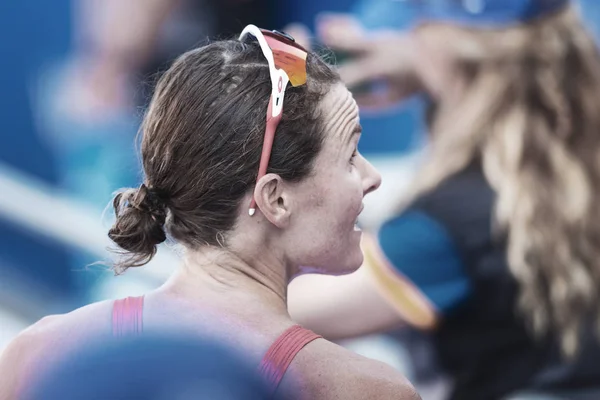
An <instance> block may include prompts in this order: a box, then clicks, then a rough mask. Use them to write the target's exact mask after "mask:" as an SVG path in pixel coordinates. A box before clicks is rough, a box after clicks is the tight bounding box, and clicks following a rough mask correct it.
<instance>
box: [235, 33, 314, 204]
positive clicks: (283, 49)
mask: <svg viewBox="0 0 600 400" xmlns="http://www.w3.org/2000/svg"><path fill="white" fill-rule="evenodd" d="M248 36H253V37H254V38H255V39H256V40H257V41H258V44H259V45H260V48H261V50H262V52H263V55H264V56H265V58H266V59H267V62H268V64H269V72H270V74H271V96H270V98H269V106H268V108H267V126H266V129H265V137H264V142H263V148H262V154H261V157H260V166H259V168H258V175H257V177H256V181H257V182H258V180H259V179H260V178H262V177H263V176H265V174H266V173H267V167H268V166H269V159H270V158H271V149H272V148H273V139H274V138H275V131H276V130H277V126H278V125H279V122H280V121H281V115H282V112H283V98H284V95H285V89H286V87H287V84H288V82H289V83H291V84H292V86H294V87H296V86H301V85H304V84H305V83H306V57H307V55H308V52H307V51H306V50H305V49H304V48H303V47H302V46H300V45H299V44H297V43H296V42H295V41H294V38H293V37H291V36H290V35H288V34H286V33H284V32H279V31H268V30H266V29H260V28H258V27H256V26H254V25H248V26H246V27H245V28H244V30H243V31H242V33H241V35H240V38H239V40H241V41H243V40H245V39H246V38H247V37H248ZM255 212H256V200H255V199H254V196H252V202H251V203H250V208H249V210H248V214H249V215H250V216H252V215H254V213H255Z"/></svg>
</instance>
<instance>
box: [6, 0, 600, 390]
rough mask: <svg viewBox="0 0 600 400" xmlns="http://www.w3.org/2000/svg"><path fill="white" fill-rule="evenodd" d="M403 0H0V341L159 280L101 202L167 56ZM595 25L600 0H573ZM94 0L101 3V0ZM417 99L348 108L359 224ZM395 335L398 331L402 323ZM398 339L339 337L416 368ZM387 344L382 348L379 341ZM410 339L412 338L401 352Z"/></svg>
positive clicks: (404, 166) (125, 160) (162, 258)
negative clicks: (368, 173)
mask: <svg viewBox="0 0 600 400" xmlns="http://www.w3.org/2000/svg"><path fill="white" fill-rule="evenodd" d="M403 3H405V1H402V0H395V1H394V0H318V1H317V0H285V1H275V0H214V1H211V0H53V1H51V2H50V1H44V0H19V1H17V0H5V1H2V2H0V55H1V56H2V62H0V83H1V85H0V87H1V88H2V90H1V91H0V113H2V115H1V118H0V121H2V128H1V130H0V352H1V351H2V349H3V348H4V347H5V346H6V344H7V343H8V342H9V341H10V340H11V339H12V338H14V337H15V336H16V335H17V334H18V332H20V331H21V330H22V329H24V328H25V327H26V326H28V325H30V324H31V323H33V322H35V321H37V320H38V319H39V318H41V317H42V316H45V315H48V314H53V313H63V312H68V311H71V310H73V309H74V308H77V307H79V306H82V305H84V304H86V303H89V302H92V301H97V300H103V299H110V298H120V297H124V296H128V295H137V294H141V293H143V292H145V291H147V290H149V289H152V288H155V287H156V286H158V285H160V284H161V283H162V281H163V280H164V279H165V278H166V276H167V275H168V274H169V273H170V272H171V269H172V268H173V267H174V266H175V265H176V257H177V255H176V254H175V252H174V251H173V250H172V249H169V248H166V247H165V248H163V249H162V250H161V252H159V256H158V257H156V258H155V259H154V260H153V262H152V263H151V264H150V265H148V266H146V267H144V268H140V269H136V270H131V271H128V272H127V273H126V274H125V275H123V276H119V277H115V276H114V274H113V273H112V272H111V271H110V270H109V269H108V267H106V266H104V265H99V264H93V263H94V262H97V261H110V257H111V253H109V252H108V251H107V248H108V247H109V245H110V244H109V241H108V238H107V236H106V233H107V230H108V226H109V225H110V221H109V219H110V217H109V216H106V217H105V216H104V211H105V209H106V206H107V205H108V204H109V202H110V200H111V195H112V192H113V191H115V190H116V189H118V188H119V187H123V186H137V185H138V184H139V179H140V176H139V165H138V164H137V162H136V160H137V155H136V149H135V145H134V137H135V135H136V133H137V128H138V124H139V121H140V117H141V115H142V113H143V110H144V106H145V104H146V102H147V101H148V98H149V95H150V94H151V92H152V86H153V82H154V81H155V80H156V77H157V76H158V75H159V74H160V71H161V70H164V69H165V68H166V66H168V65H169V62H170V61H171V60H173V59H174V57H176V56H177V55H178V54H181V53H182V52H183V51H185V50H187V49H190V48H192V47H195V46H197V45H199V44H202V43H203V41H205V40H206V39H207V38H211V37H218V38H223V37H229V36H233V35H235V34H237V33H239V32H240V31H241V29H242V28H243V27H244V26H245V25H246V24H248V23H254V24H255V25H258V26H261V27H268V28H273V29H277V28H279V29H281V28H282V27H284V26H286V25H287V24H289V23H292V22H301V23H304V24H306V25H307V26H308V27H309V28H311V29H312V28H313V27H314V18H315V16H316V15H317V14H318V13H320V12H324V11H343V12H350V13H352V14H354V15H355V16H356V17H357V18H358V19H359V20H360V21H361V22H362V23H363V24H364V25H365V26H366V27H368V28H369V29H379V28H398V29H402V28H403V27H405V26H406V24H407V21H408V20H409V18H410V16H408V15H406V7H404V4H403ZM579 3H580V6H581V7H582V8H583V10H584V12H583V13H582V14H583V15H584V16H585V18H586V19H587V23H588V25H589V27H590V29H591V30H592V31H593V32H594V33H597V32H600V2H598V1H597V0H586V1H580V2H579ZM100 4H102V6H100ZM423 109H424V107H423V104H421V102H420V100H419V99H413V100H411V101H409V102H407V103H404V104H401V105H398V106H397V107H395V108H393V109H389V110H386V111H385V112H379V113H374V112H370V113H364V114H363V115H362V116H361V120H362V124H363V128H364V132H365V134H364V135H363V137H362V139H361V143H360V146H359V147H360V150H361V151H362V153H363V154H364V155H365V156H366V157H367V158H368V159H369V160H370V161H372V162H373V164H375V166H376V167H377V168H378V169H379V170H380V171H381V172H382V175H383V185H382V188H381V189H380V190H379V191H378V192H376V193H375V194H374V195H372V196H370V197H368V198H367V206H366V208H365V212H364V214H363V221H362V222H363V224H365V225H376V224H377V223H378V222H379V221H381V220H383V219H384V218H385V217H386V216H388V215H389V213H390V212H391V206H392V204H395V203H396V202H397V198H398V196H402V191H403V190H404V189H405V188H407V187H408V185H409V184H410V182H411V177H412V176H413V175H414V172H415V169H416V166H417V165H418V160H419V151H420V149H421V148H422V146H423V143H424V140H425V135H424V132H423V131H424V126H423V123H422V122H421V121H423ZM404 335H406V334H404ZM402 343H403V340H392V339H391V338H390V337H389V336H385V337H372V338H366V339H364V340H360V341H355V342H351V343H347V346H349V347H352V348H354V349H355V350H357V351H359V352H362V353H364V354H367V355H369V356H372V357H374V358H379V359H382V360H384V361H386V362H389V363H390V364H393V365H394V366H397V367H398V368H401V369H403V370H404V371H405V373H406V374H407V375H408V376H409V378H411V379H413V380H414V381H416V383H417V386H419V384H420V383H419V382H422V387H423V388H424V389H422V393H423V398H426V399H429V398H432V399H433V398H436V396H437V395H436V393H438V394H439V393H442V392H443V390H444V389H443V383H440V382H439V381H431V380H428V379H427V374H419V373H418V370H419V366H418V365H417V364H418V363H416V362H415V358H414V354H412V355H409V354H407V353H406V351H404V350H403V349H404V347H403V346H402ZM390 349H392V351H390ZM415 352H418V347H415V346H412V350H411V353H415Z"/></svg>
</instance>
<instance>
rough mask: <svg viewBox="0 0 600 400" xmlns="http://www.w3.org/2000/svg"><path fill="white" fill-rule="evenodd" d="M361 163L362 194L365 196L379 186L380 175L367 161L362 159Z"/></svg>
mask: <svg viewBox="0 0 600 400" xmlns="http://www.w3.org/2000/svg"><path fill="white" fill-rule="evenodd" d="M361 157H362V156H361ZM363 161H364V168H363V193H364V196H366V195H368V194H369V193H371V192H373V191H375V190H377V189H378V188H379V186H381V174H380V173H379V171H377V169H375V167H374V166H373V164H371V163H370V162H369V161H367V159H365V158H363Z"/></svg>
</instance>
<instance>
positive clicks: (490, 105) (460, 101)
mask: <svg viewBox="0 0 600 400" xmlns="http://www.w3.org/2000/svg"><path fill="white" fill-rule="evenodd" d="M417 34H420V35H439V36H437V37H441V38H444V40H445V42H444V43H445V46H448V47H449V48H448V51H449V53H450V54H452V57H453V62H454V65H455V66H456V67H457V71H458V73H460V74H462V77H463V78H464V82H466V83H465V85H464V87H463V88H462V90H461V94H460V96H459V97H458V98H457V99H453V101H451V102H444V101H442V102H440V104H439V106H438V109H437V110H436V112H435V117H434V118H433V120H432V122H431V148H430V151H431V153H430V157H429V158H428V162H426V165H425V166H424V169H423V171H422V175H421V177H420V179H418V182H419V187H418V192H419V193H423V192H425V191H427V190H430V189H432V188H433V187H435V186H436V185H438V184H439V183H440V182H441V181H442V180H444V179H445V178H447V177H449V176H450V175H452V174H454V173H456V172H458V171H460V170H461V169H463V168H465V167H466V166H467V165H469V164H470V163H471V162H473V160H481V163H482V166H483V170H484V174H485V177H486V179H487V180H488V182H489V183H490V185H491V186H492V187H493V189H494V190H495V191H496V193H497V202H496V206H495V210H494V215H495V221H494V224H495V225H494V226H495V227H496V228H497V229H498V231H499V232H501V233H502V234H504V235H506V238H507V244H508V253H507V255H508V263H509V267H510V271H511V272H512V274H513V275H514V277H515V278H516V280H517V281H518V283H519V286H520V298H519V308H520V310H521V311H523V312H524V314H525V316H526V318H527V320H528V321H529V322H530V324H531V327H532V328H533V329H534V331H535V332H536V333H537V334H539V335H542V334H545V333H548V332H553V333H554V334H557V335H558V337H559V338H560V340H561V344H562V350H563V352H564V353H565V354H566V355H573V354H575V353H576V351H577V349H578V338H579V334H580V330H581V326H582V323H583V321H584V320H585V319H586V318H588V317H589V316H590V315H593V316H595V317H596V320H597V321H600V318H599V317H600V313H599V311H600V310H599V305H600V291H599V289H600V196H599V191H600V57H599V53H598V51H597V48H596V44H595V43H594V41H593V39H592V38H591V36H590V35H589V34H588V33H587V31H586V30H585V28H584V27H583V25H582V23H581V21H580V18H579V16H578V13H577V12H576V10H574V9H571V8H568V9H566V10H563V11H561V12H559V13H556V14H554V15H551V16H547V17H545V18H543V19H541V20H536V21H533V22H530V23H528V24H526V25H522V26H517V27H511V28H508V29H502V30H483V29H478V30H470V29H466V28H459V27H456V26H450V25H447V24H439V23H437V24H433V23H431V24H428V25H424V26H422V27H420V28H418V31H417ZM452 35H454V37H453V39H456V40H447V39H448V38H450V37H452ZM598 326H599V327H600V324H599V325H598Z"/></svg>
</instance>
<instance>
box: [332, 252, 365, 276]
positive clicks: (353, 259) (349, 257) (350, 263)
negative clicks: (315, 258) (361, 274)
mask: <svg viewBox="0 0 600 400" xmlns="http://www.w3.org/2000/svg"><path fill="white" fill-rule="evenodd" d="M345 258H346V260H345V262H343V263H339V264H337V265H336V266H335V267H334V268H329V271H327V274H328V275H336V276H337V275H348V274H351V273H353V272H356V270H358V269H359V268H360V267H361V265H362V264H363V261H364V257H363V253H362V251H361V250H360V248H358V249H357V251H352V252H350V253H347V254H346V257H345ZM340 259H341V258H340Z"/></svg>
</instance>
